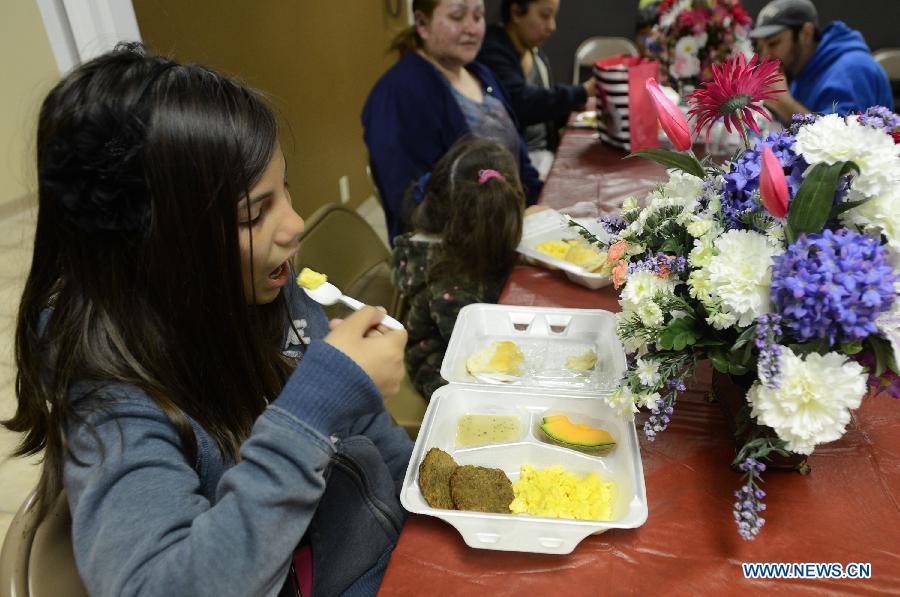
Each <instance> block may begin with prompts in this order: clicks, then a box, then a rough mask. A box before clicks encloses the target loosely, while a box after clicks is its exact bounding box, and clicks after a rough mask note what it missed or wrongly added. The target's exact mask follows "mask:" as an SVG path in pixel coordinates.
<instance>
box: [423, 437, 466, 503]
mask: <svg viewBox="0 0 900 597" xmlns="http://www.w3.org/2000/svg"><path fill="white" fill-rule="evenodd" d="M457 468H458V467H457V465H456V461H455V460H453V456H450V455H449V454H447V453H446V452H444V451H443V450H440V449H438V448H431V449H430V450H428V453H427V454H426V455H425V458H423V459H422V462H421V463H420V464H419V489H421V490H422V495H424V496H425V501H426V502H428V505H429V506H431V507H432V508H444V509H446V510H452V509H453V499H452V498H451V497H450V476H451V475H452V474H453V471H455V470H456V469H457Z"/></svg>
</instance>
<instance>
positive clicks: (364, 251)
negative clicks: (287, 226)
mask: <svg viewBox="0 0 900 597" xmlns="http://www.w3.org/2000/svg"><path fill="white" fill-rule="evenodd" d="M295 263H296V266H297V267H298V268H302V267H309V268H311V269H314V270H316V271H320V272H322V273H324V274H326V275H328V281H329V282H333V283H334V285H335V286H337V287H338V288H340V289H341V290H342V291H344V294H346V295H348V296H352V297H354V298H357V299H359V300H361V301H362V302H364V303H366V304H368V305H381V306H383V307H384V308H386V309H388V310H389V311H391V314H392V315H395V316H396V313H394V312H393V310H392V307H393V303H394V302H395V295H396V294H397V293H396V292H395V290H394V288H393V286H392V285H391V254H390V251H388V248H387V247H386V246H385V245H384V243H383V242H382V241H381V239H380V238H379V237H378V234H376V233H375V231H374V230H372V227H371V226H369V224H368V222H366V220H365V219H364V218H363V217H362V216H361V215H359V214H358V213H357V212H356V211H354V210H352V209H348V208H347V207H344V206H343V205H339V204H336V203H329V204H328V205H325V206H324V207H321V208H319V209H318V210H317V211H316V212H315V213H314V214H313V215H312V216H310V217H309V218H308V219H307V220H306V229H305V231H304V232H303V235H302V236H301V237H300V248H299V251H298V253H297V258H296V260H295ZM326 311H327V312H328V314H329V315H330V316H335V315H337V313H338V312H340V310H339V309H326Z"/></svg>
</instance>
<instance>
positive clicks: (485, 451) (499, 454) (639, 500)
mask: <svg viewBox="0 0 900 597" xmlns="http://www.w3.org/2000/svg"><path fill="white" fill-rule="evenodd" d="M467 414H485V415H508V416H517V417H520V419H521V422H522V424H521V429H522V435H521V437H520V439H519V440H518V441H514V442H509V443H502V444H492V445H486V446H478V447H471V448H457V447H455V437H456V427H457V423H458V421H459V418H460V417H462V416H463V415H467ZM555 414H565V415H567V416H569V418H570V419H571V420H573V421H576V422H582V423H587V424H591V425H594V426H597V427H601V428H603V429H606V430H607V431H609V432H610V433H611V434H612V436H613V438H615V440H616V442H617V445H616V447H615V448H614V449H613V450H612V451H611V452H609V453H608V454H606V455H604V456H591V455H588V454H584V453H581V452H576V451H574V450H570V449H568V448H563V447H561V446H557V445H554V444H551V443H549V442H548V441H546V440H545V439H543V436H542V434H541V431H540V428H539V427H540V423H541V420H542V418H543V417H545V416H549V415H555ZM431 448H440V449H441V450H444V451H445V452H447V453H449V454H450V455H451V456H453V458H454V459H455V460H456V462H457V464H460V465H464V464H473V465H478V466H486V467H490V468H499V469H502V470H503V471H504V472H505V473H506V475H507V476H508V477H509V479H510V481H512V482H513V483H515V482H516V480H517V479H518V478H519V470H520V466H521V465H523V464H528V465H531V466H533V467H535V468H537V469H544V468H547V467H550V466H554V465H562V466H563V467H565V468H566V470H568V471H570V472H572V473H574V474H576V475H579V476H582V477H583V476H585V475H587V474H588V473H591V472H596V473H598V474H599V475H600V477H602V478H603V480H605V481H613V482H614V484H615V497H614V501H613V515H612V519H611V520H609V521H595V520H574V519H560V518H544V517H537V516H530V515H526V514H511V513H510V514H490V513H481V512H468V511H460V510H444V509H440V508H432V507H431V506H429V505H428V502H427V501H426V500H425V497H424V496H423V495H422V492H421V491H420V489H419V482H418V477H419V464H420V463H421V462H422V459H423V458H424V457H425V454H426V453H427V452H428V450H430V449H431ZM400 501H401V503H402V504H403V506H404V507H405V508H406V509H407V510H408V511H410V512H414V513H416V514H426V515H429V516H436V517H437V518H440V519H441V520H444V521H446V522H448V523H450V524H451V525H452V526H453V527H454V528H456V530H457V531H459V533H460V534H461V535H462V537H463V539H464V540H465V542H466V544H467V545H469V546H471V547H477V548H482V549H496V550H503V551H526V552H535V553H553V554H566V553H570V552H571V551H572V550H573V549H575V546H577V545H578V543H579V542H580V541H581V540H582V539H584V538H585V537H587V536H588V535H592V534H594V535H596V534H600V533H603V532H605V531H607V530H609V529H630V528H636V527H639V526H641V525H642V524H644V522H645V521H646V520H647V511H648V510H647V492H646V488H645V486H644V470H643V465H642V463H641V454H640V449H639V446H638V439H637V434H636V432H635V427H634V418H633V417H632V416H629V417H628V418H627V419H622V418H621V417H620V416H618V415H617V414H615V413H613V411H612V410H611V409H610V408H609V407H608V406H607V405H606V403H605V402H603V401H602V400H596V399H591V398H590V397H583V396H582V397H579V396H575V395H572V394H566V393H561V392H553V391H545V390H537V389H533V388H530V389H527V390H525V391H524V392H523V390H522V389H521V388H518V389H517V388H514V387H496V386H492V387H489V386H473V385H462V384H452V385H448V386H444V387H442V388H440V389H438V390H437V391H436V392H435V393H434V395H432V397H431V402H430V403H429V405H428V410H427V411H426V412H425V418H424V420H423V421H422V428H421V430H420V431H419V436H418V439H417V440H416V445H415V448H414V449H413V453H412V457H411V459H410V462H409V466H408V467H407V469H406V477H405V478H404V480H403V489H402V491H401V493H400Z"/></svg>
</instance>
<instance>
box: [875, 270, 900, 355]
mask: <svg viewBox="0 0 900 597" xmlns="http://www.w3.org/2000/svg"><path fill="white" fill-rule="evenodd" d="M895 286H896V283H895ZM875 325H876V326H878V331H880V332H881V335H882V336H884V337H885V338H887V340H888V342H890V343H891V351H892V352H893V353H894V362H896V363H900V296H897V297H895V298H894V303H893V305H891V308H890V309H889V310H887V311H885V312H884V313H882V314H881V315H879V316H878V318H877V319H875Z"/></svg>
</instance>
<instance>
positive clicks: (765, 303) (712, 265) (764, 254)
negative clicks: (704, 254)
mask: <svg viewBox="0 0 900 597" xmlns="http://www.w3.org/2000/svg"><path fill="white" fill-rule="evenodd" d="M715 249H716V252H717V253H718V254H717V255H715V256H714V257H712V259H710V262H709V265H707V266H706V268H705V269H706V272H707V274H708V275H709V283H710V285H711V286H712V295H713V296H714V297H715V298H717V299H718V300H719V301H720V302H721V305H722V311H723V312H724V313H726V314H733V315H734V316H735V317H736V318H737V324H738V325H740V326H742V327H743V326H748V325H750V324H751V323H752V322H753V320H754V319H756V318H757V317H758V316H759V315H762V314H763V313H769V312H770V311H771V310H772V306H771V300H770V298H769V293H770V285H771V281H772V257H774V256H775V255H778V254H779V253H781V249H780V248H778V247H775V246H773V245H772V244H771V242H770V241H769V240H768V239H767V238H766V236H765V235H763V234H760V233H758V232H753V231H751V230H729V231H728V232H726V233H725V234H723V235H722V236H720V237H719V238H717V239H716V241H715Z"/></svg>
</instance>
